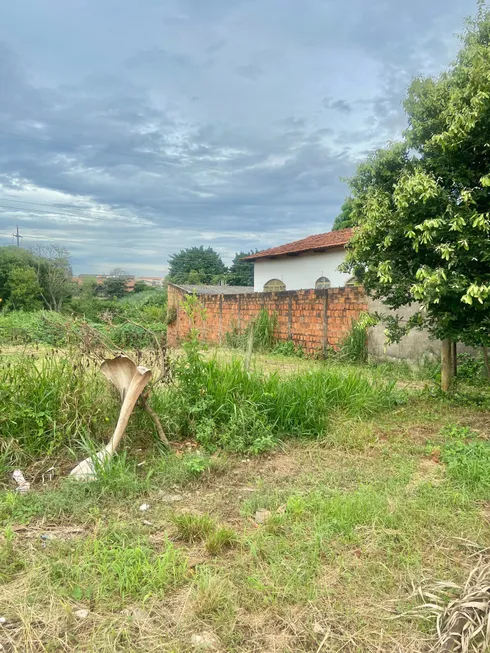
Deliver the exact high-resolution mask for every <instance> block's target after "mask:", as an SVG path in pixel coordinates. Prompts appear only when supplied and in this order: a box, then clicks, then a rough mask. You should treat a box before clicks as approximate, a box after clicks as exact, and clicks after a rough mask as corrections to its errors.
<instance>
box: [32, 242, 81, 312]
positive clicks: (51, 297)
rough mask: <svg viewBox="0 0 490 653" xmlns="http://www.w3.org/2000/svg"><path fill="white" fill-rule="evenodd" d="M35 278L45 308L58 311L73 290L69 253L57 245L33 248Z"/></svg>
mask: <svg viewBox="0 0 490 653" xmlns="http://www.w3.org/2000/svg"><path fill="white" fill-rule="evenodd" d="M33 253H34V260H35V269H36V272H37V279H38V282H39V285H40V287H41V297H42V300H43V302H44V305H45V308H47V309H48V310H52V311H60V310H61V308H62V306H63V302H64V301H65V300H67V299H68V298H69V297H71V295H72V294H73V291H74V283H73V273H72V269H71V263H70V254H69V252H68V250H67V249H65V248H64V247H60V246H59V245H42V246H40V247H37V248H36V249H35V250H33Z"/></svg>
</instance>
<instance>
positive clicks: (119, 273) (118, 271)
mask: <svg viewBox="0 0 490 653" xmlns="http://www.w3.org/2000/svg"><path fill="white" fill-rule="evenodd" d="M109 276H110V277H124V278H125V279H129V278H130V277H131V275H130V274H129V273H128V272H126V270H124V268H113V269H112V270H111V271H110V272H109Z"/></svg>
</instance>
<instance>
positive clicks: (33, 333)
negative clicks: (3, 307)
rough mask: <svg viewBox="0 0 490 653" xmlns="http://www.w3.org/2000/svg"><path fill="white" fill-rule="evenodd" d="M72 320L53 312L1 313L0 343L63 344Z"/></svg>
mask: <svg viewBox="0 0 490 653" xmlns="http://www.w3.org/2000/svg"><path fill="white" fill-rule="evenodd" d="M72 324H73V320H71V319H70V318H69V317H67V316H64V315H61V314H60V313H56V312H54V311H35V312H32V313H25V312H23V311H10V312H2V313H1V314H0V343H1V344H12V345H27V344H46V345H53V346H59V345H62V344H64V343H65V341H66V334H67V330H68V331H69V330H70V328H71V327H72Z"/></svg>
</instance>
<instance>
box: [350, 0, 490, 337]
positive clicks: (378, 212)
mask: <svg viewBox="0 0 490 653" xmlns="http://www.w3.org/2000/svg"><path fill="white" fill-rule="evenodd" d="M462 41H463V44H462V48H461V50H460V52H459V54H458V57H457V60H456V62H455V63H454V65H453V66H452V67H451V68H450V69H449V70H448V71H447V72H446V73H444V74H443V75H441V76H440V77H439V78H438V79H415V80H414V81H413V83H412V84H411V86H410V88H409V91H408V95H407V99H406V101H405V105H404V106H405V110H406V112H407V117H408V122H409V127H408V129H407V131H406V133H405V135H404V140H403V142H401V143H397V144H392V145H390V146H389V147H387V148H385V149H383V150H380V151H378V152H377V153H375V154H374V155H373V156H372V157H371V158H370V159H369V160H368V161H367V162H365V163H363V164H362V165H361V166H359V168H358V171H357V173H356V175H355V176H354V177H353V178H352V179H351V180H350V187H351V190H352V205H351V208H352V218H353V220H355V221H356V222H357V223H358V224H359V225H360V226H359V228H358V229H357V230H356V233H355V235H354V237H353V239H352V241H351V244H350V246H349V253H348V256H347V260H346V262H345V264H344V266H343V269H344V271H346V272H351V273H354V274H355V275H356V277H357V278H358V279H359V280H360V281H361V282H362V283H363V285H364V287H365V289H366V291H367V292H368V293H369V294H370V295H372V296H374V297H378V298H381V299H383V301H384V302H385V303H386V304H387V305H388V306H390V307H391V308H394V309H396V308H399V307H401V306H403V305H405V304H410V303H413V302H416V301H417V302H420V304H421V306H422V310H421V311H419V312H418V313H417V314H416V315H415V316H414V317H413V318H412V319H411V320H410V321H409V323H408V324H407V325H405V326H404V330H407V329H408V328H411V327H413V326H422V325H423V326H426V327H428V328H429V330H430V331H431V332H432V333H433V334H434V335H436V336H437V337H440V338H451V339H454V340H461V341H463V342H465V343H466V344H472V345H486V344H488V343H489V342H490V194H489V188H490V144H489V142H488V135H489V133H490V12H488V11H487V10H486V9H485V8H484V7H483V4H480V10H479V13H478V16H477V18H476V19H474V20H471V21H468V23H467V26H466V30H465V32H464V34H463V37H462ZM392 326H396V325H394V324H393V325H392ZM398 326H399V325H398ZM404 330H398V332H397V333H398V335H401V333H403V332H404ZM393 331H394V330H393Z"/></svg>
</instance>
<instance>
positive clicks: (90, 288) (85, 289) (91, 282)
mask: <svg viewBox="0 0 490 653" xmlns="http://www.w3.org/2000/svg"><path fill="white" fill-rule="evenodd" d="M96 290H97V278H96V277H84V278H83V280H82V286H81V288H80V295H81V296H82V297H95V294H96Z"/></svg>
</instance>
